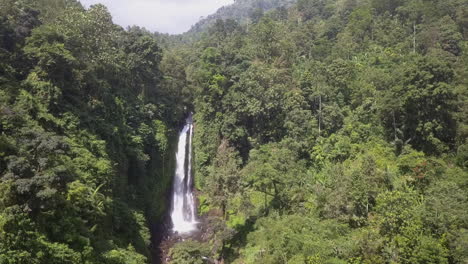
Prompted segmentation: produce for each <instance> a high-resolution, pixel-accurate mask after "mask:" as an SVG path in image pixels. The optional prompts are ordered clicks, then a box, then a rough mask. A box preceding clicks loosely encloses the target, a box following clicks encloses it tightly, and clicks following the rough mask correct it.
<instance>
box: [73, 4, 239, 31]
mask: <svg viewBox="0 0 468 264" xmlns="http://www.w3.org/2000/svg"><path fill="white" fill-rule="evenodd" d="M233 2H234V0H81V3H82V4H83V5H84V6H85V7H89V6H90V5H93V4H97V3H101V4H104V5H105V6H107V7H108V8H109V11H110V12H111V14H112V16H113V18H114V22H115V23H117V24H119V25H121V26H123V27H127V26H132V25H137V26H140V27H145V28H147V29H149V30H152V31H159V32H162V33H171V34H179V33H183V32H185V31H187V30H189V29H190V27H191V26H192V25H193V24H195V23H196V22H197V21H198V20H199V19H200V17H202V16H207V15H210V14H212V13H214V12H216V10H217V9H218V8H220V7H221V6H223V5H228V4H231V3H233Z"/></svg>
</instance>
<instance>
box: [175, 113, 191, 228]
mask: <svg viewBox="0 0 468 264" xmlns="http://www.w3.org/2000/svg"><path fill="white" fill-rule="evenodd" d="M192 136H193V124H192V117H191V116H189V117H188V118H187V122H186V124H185V126H184V128H183V129H182V131H181V132H180V134H179V143H178V147H177V153H176V171H175V176H174V186H173V194H172V211H171V219H172V225H173V231H174V232H177V233H179V234H183V233H190V232H192V231H195V230H196V229H197V221H196V212H195V198H194V196H193V191H192V183H193V179H192ZM187 138H188V145H187ZM187 149H188V151H187ZM186 163H187V164H186Z"/></svg>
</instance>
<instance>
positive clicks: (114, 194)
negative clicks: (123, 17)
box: [0, 0, 181, 264]
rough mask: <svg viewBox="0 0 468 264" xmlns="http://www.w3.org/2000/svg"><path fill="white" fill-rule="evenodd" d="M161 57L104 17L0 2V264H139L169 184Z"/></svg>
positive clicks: (145, 37) (168, 114) (170, 101)
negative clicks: (150, 224) (151, 225)
mask: <svg viewBox="0 0 468 264" xmlns="http://www.w3.org/2000/svg"><path fill="white" fill-rule="evenodd" d="M161 59H162V50H161V49H160V48H159V46H158V44H157V42H156V40H155V37H154V36H153V35H152V34H150V33H148V32H146V31H144V30H141V29H138V28H131V29H129V30H127V31H124V30H123V29H122V28H120V27H118V26H116V25H114V24H113V23H112V18H111V16H110V14H109V13H108V11H107V9H106V8H105V7H104V6H102V5H95V6H93V7H91V8H90V9H88V10H84V9H83V8H82V7H81V5H80V4H79V3H78V2H75V1H73V0H41V1H36V0H34V1H15V0H1V1H0V65H1V67H0V263H2V264H7V263H11V264H13V263H15V264H19V263H28V264H29V263H135V264H136V263H144V262H147V261H149V260H150V258H151V254H150V252H149V245H150V231H149V223H154V222H155V221H157V220H158V218H159V217H160V216H161V214H162V212H163V211H164V210H165V209H164V206H165V203H166V202H165V194H166V192H167V189H168V187H169V183H170V181H171V175H172V169H171V162H170V158H168V157H172V156H173V150H172V145H173V144H172V141H173V139H172V136H170V135H171V134H172V135H173V134H174V133H170V131H171V130H172V128H173V127H176V124H175V122H174V120H179V119H181V109H179V108H180V104H177V103H176V102H177V101H179V100H178V99H176V98H177V96H176V95H177V93H176V91H175V90H174V89H172V90H171V91H168V90H165V89H164V87H163V86H162V73H161V71H160V69H159V65H160V62H161Z"/></svg>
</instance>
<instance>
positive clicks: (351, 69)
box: [171, 0, 468, 264]
mask: <svg viewBox="0 0 468 264" xmlns="http://www.w3.org/2000/svg"><path fill="white" fill-rule="evenodd" d="M247 3H250V4H251V7H255V5H256V4H258V3H259V2H258V1H240V2H237V3H236V4H235V5H234V6H233V7H230V9H225V10H231V9H235V6H236V5H237V6H242V7H240V8H239V9H237V11H238V12H242V10H244V9H243V6H245V5H246V4H247ZM285 3H286V2H285ZM231 11H232V12H231ZM231 11H230V12H231V13H232V14H234V15H233V16H232V17H229V16H228V17H223V16H221V15H219V14H224V13H226V12H224V11H223V12H224V13H223V12H221V13H218V15H219V16H220V17H221V18H229V19H225V20H222V19H219V20H217V21H216V22H213V23H212V24H213V25H212V26H211V27H210V29H209V30H207V33H205V34H204V35H203V36H202V37H200V38H199V40H197V41H196V42H193V43H189V44H187V45H185V46H181V47H177V48H176V49H175V50H172V51H171V53H172V55H171V56H172V57H173V58H180V59H179V60H175V59H174V60H172V63H174V64H177V65H179V66H178V67H177V68H178V69H184V72H183V74H182V73H179V76H185V77H186V79H185V81H184V85H187V87H188V89H187V91H186V92H187V94H188V95H190V96H191V101H193V104H194V110H195V116H194V119H195V121H196V132H195V140H194V144H195V167H196V181H197V188H198V189H199V190H200V191H201V193H202V194H203V195H202V196H200V198H201V199H200V201H201V203H200V212H201V213H204V214H205V218H207V221H211V222H213V223H216V228H215V229H216V230H215V231H213V233H212V234H209V235H210V237H211V239H210V241H209V242H207V245H208V246H210V248H211V257H212V258H213V259H224V261H225V262H226V263H314V264H315V263H412V264H414V263H421V264H422V263H467V262H468V255H467V252H468V247H467V245H468V244H467V243H468V241H467V230H468V214H467V211H466V208H468V170H467V169H468V168H467V164H468V163H467V162H468V160H467V157H468V152H467V150H468V141H467V136H468V133H467V132H468V130H467V128H468V126H467V117H468V112H467V109H468V108H467V107H468V101H467V98H468V97H467V95H468V82H467V81H468V80H467V79H466V78H467V76H468V67H467V66H468V55H467V54H468V42H467V40H468V24H467V22H468V21H467V17H468V3H467V1H464V0H450V1H446V0H444V1H442V0H440V1H438V0H436V1H429V0H408V1H390V0H342V1H332V0H300V1H298V2H297V4H295V5H292V6H291V5H290V6H289V8H284V7H279V8H276V9H273V10H270V11H268V12H259V13H255V14H251V15H252V16H250V19H248V20H247V21H246V20H242V19H241V20H240V21H241V22H240V23H238V22H236V20H237V21H239V17H240V18H242V15H236V12H234V11H235V10H234V11H233V10H231ZM243 15H246V14H245V12H244V13H243ZM172 74H173V75H174V76H175V73H174V72H173V73H172ZM177 82H182V80H180V79H179V80H177ZM174 84H175V82H174ZM184 247H185V248H186V247H188V246H187V245H185V246H184V245H182V246H178V248H177V250H176V251H175V252H179V253H180V254H181V256H182V255H183V254H187V252H188V251H183V250H182V249H183V248H184ZM197 254H198V253H197ZM194 259H198V258H194ZM177 263H179V262H177ZM184 263H192V262H190V261H189V260H187V261H186V262H184ZM193 263H196V262H193Z"/></svg>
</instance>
